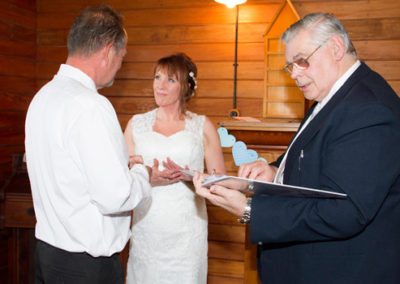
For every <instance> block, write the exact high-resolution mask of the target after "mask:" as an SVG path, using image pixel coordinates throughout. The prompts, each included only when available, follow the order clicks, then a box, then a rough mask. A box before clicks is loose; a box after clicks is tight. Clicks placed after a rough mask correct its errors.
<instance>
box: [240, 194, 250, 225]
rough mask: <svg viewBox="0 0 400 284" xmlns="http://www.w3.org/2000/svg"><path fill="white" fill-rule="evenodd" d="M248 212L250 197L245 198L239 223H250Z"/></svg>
mask: <svg viewBox="0 0 400 284" xmlns="http://www.w3.org/2000/svg"><path fill="white" fill-rule="evenodd" d="M250 213H251V197H249V198H247V202H246V207H245V208H244V212H243V215H242V217H240V219H238V221H239V223H240V224H248V223H250V217H251V216H250Z"/></svg>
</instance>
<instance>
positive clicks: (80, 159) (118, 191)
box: [67, 98, 151, 214]
mask: <svg viewBox="0 0 400 284" xmlns="http://www.w3.org/2000/svg"><path fill="white" fill-rule="evenodd" d="M102 99H104V100H103V101H101V100H99V101H95V103H93V104H92V105H90V106H89V107H87V108H86V109H85V111H83V112H82V113H81V114H80V115H79V117H78V119H76V121H75V123H74V124H73V126H72V127H71V129H70V132H69V135H67V140H68V144H69V149H71V151H72V152H73V153H72V154H73V155H72V156H73V157H74V160H75V161H76V164H77V166H78V167H80V168H81V173H82V175H83V180H85V181H86V184H85V185H84V186H85V187H86V188H87V194H88V196H89V198H90V202H92V203H93V204H94V205H95V206H97V207H98V209H99V211H100V212H101V213H102V214H115V213H120V212H125V211H129V210H132V209H133V208H134V207H135V206H136V205H137V204H138V203H139V202H140V201H141V200H142V199H143V198H145V197H147V196H149V194H150V190H151V186H150V184H149V176H148V172H147V170H146V168H145V167H144V166H143V165H135V166H134V167H133V168H132V169H131V170H129V168H128V160H129V157H128V152H127V147H126V144H125V140H124V138H123V134H122V130H121V127H120V125H119V123H118V119H117V116H116V114H115V111H114V109H113V107H112V106H111V103H110V102H109V101H108V100H106V99H105V98H102Z"/></svg>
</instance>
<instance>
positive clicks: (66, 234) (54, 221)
mask: <svg viewBox="0 0 400 284" xmlns="http://www.w3.org/2000/svg"><path fill="white" fill-rule="evenodd" d="M25 131H26V138H25V147H26V158H27V165H28V173H29V178H30V183H31V189H32V196H33V202H34V209H35V214H36V219H37V223H36V231H35V235H36V238H37V239H39V240H42V241H44V242H46V243H48V244H50V245H52V246H54V247H57V248H60V249H63V250H66V251H70V252H86V253H88V254H90V255H92V256H95V257H96V256H110V255H112V254H114V253H116V252H119V251H121V250H122V249H123V248H124V246H125V244H126V243H127V241H128V240H129V238H130V230H129V225H130V218H131V217H130V216H131V212H129V211H130V210H132V209H133V208H134V207H135V206H136V205H137V204H138V203H139V202H140V201H141V200H142V199H143V198H144V197H147V196H149V194H150V185H149V183H148V178H149V177H148V173H147V170H146V169H145V168H144V167H143V166H142V165H135V166H134V167H133V168H132V169H131V170H129V169H128V152H127V149H126V145H125V141H124V138H123V135H122V131H121V127H120V125H119V123H118V120H117V116H116V114H115V111H114V108H113V107H112V105H111V103H110V102H109V101H108V100H107V99H106V98H105V97H103V96H101V95H100V94H99V93H98V92H97V90H96V86H95V83H94V82H93V80H92V79H91V78H90V77H89V76H88V75H86V74H85V73H83V72H82V71H81V70H79V69H77V68H74V67H72V66H69V65H64V64H63V65H61V67H60V70H59V71H58V73H57V75H56V76H55V77H54V79H53V80H52V81H50V82H49V83H48V84H46V85H45V86H44V87H43V88H42V89H41V90H40V91H39V92H38V93H37V94H36V96H35V97H34V98H33V100H32V102H31V104H30V106H29V109H28V114H27V118H26V125H25Z"/></svg>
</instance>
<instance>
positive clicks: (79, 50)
mask: <svg viewBox="0 0 400 284" xmlns="http://www.w3.org/2000/svg"><path fill="white" fill-rule="evenodd" d="M127 40H128V39H127V34H126V31H125V29H124V24H123V19H122V16H121V15H120V14H119V13H118V12H116V11H115V10H114V9H112V8H111V7H110V6H107V5H99V6H92V7H88V8H86V9H84V10H83V11H82V12H81V13H80V15H79V16H77V17H76V19H75V21H74V23H73V24H72V27H71V29H70V31H69V34H68V43H67V47H68V54H70V55H72V54H80V55H85V56H88V55H91V54H93V53H94V52H96V51H98V50H100V49H101V48H103V47H105V46H106V45H108V44H112V46H113V47H114V48H115V49H116V51H117V52H118V51H120V50H121V49H122V48H123V47H124V46H125V45H126V43H127Z"/></svg>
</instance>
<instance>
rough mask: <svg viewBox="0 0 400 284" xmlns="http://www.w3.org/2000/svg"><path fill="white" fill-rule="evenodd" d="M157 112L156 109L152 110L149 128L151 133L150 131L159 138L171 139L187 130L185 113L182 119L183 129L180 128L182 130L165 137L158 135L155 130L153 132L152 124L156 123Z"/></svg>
mask: <svg viewBox="0 0 400 284" xmlns="http://www.w3.org/2000/svg"><path fill="white" fill-rule="evenodd" d="M157 111H158V108H156V109H154V111H153V112H152V114H151V124H150V128H151V131H152V132H154V133H156V134H157V135H160V136H162V137H164V138H171V137H173V136H175V135H178V134H180V133H182V132H185V131H186V129H187V113H186V114H185V118H184V120H183V128H182V129H180V130H178V131H175V132H174V133H172V134H170V135H165V134H162V133H160V132H158V131H155V130H154V124H155V123H156V118H157Z"/></svg>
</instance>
